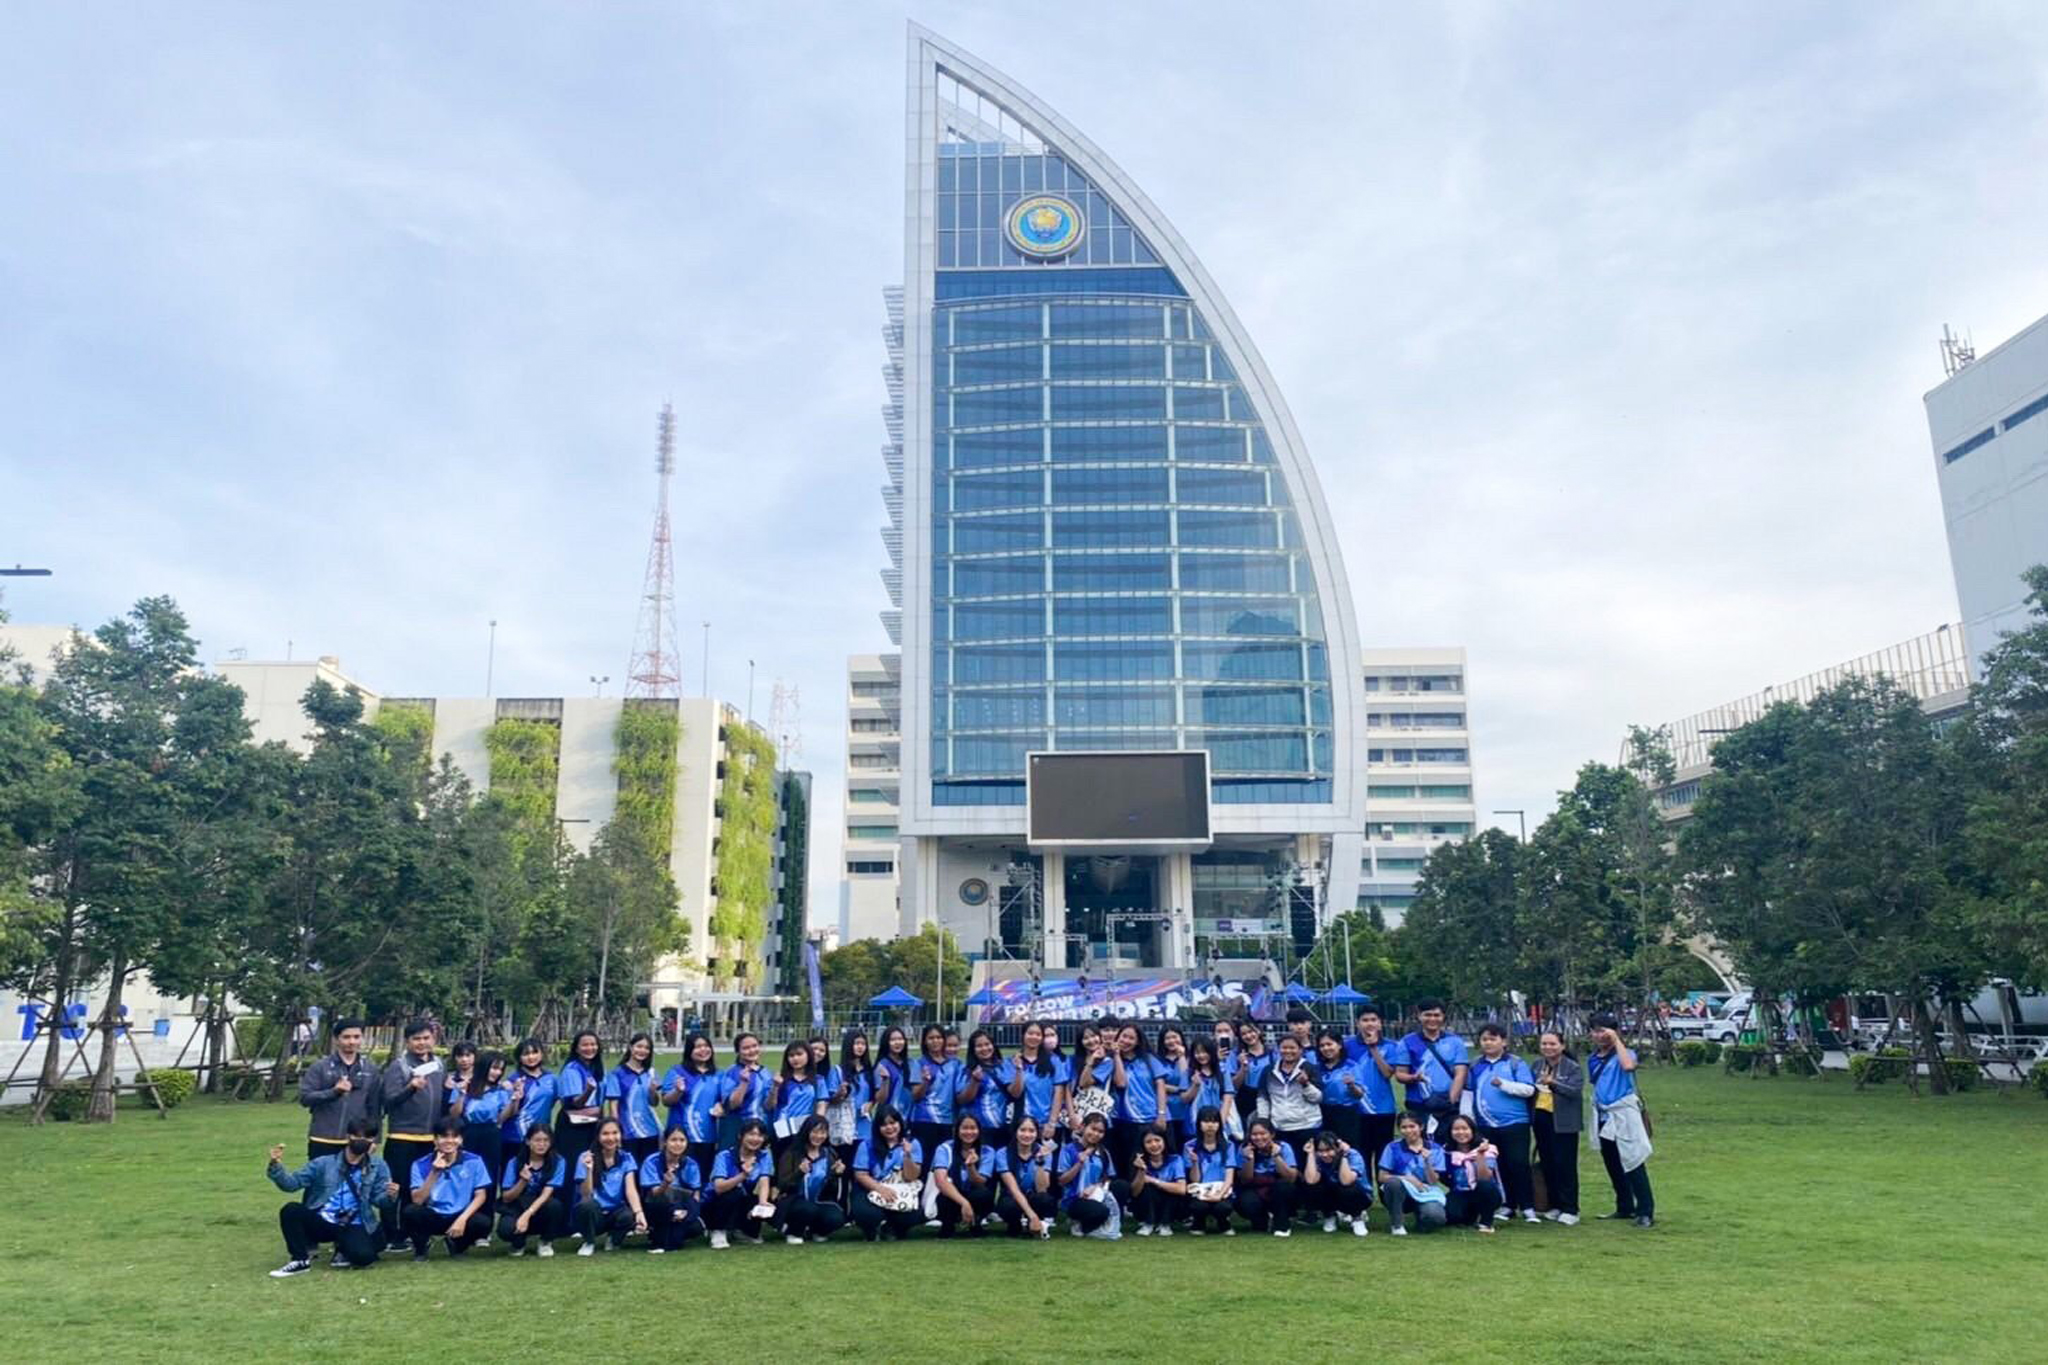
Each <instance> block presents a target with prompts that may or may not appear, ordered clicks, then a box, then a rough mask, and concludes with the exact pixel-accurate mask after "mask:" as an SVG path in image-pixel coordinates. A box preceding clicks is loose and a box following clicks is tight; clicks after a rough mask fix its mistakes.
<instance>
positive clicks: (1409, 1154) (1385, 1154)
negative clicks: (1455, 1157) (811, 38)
mask: <svg viewBox="0 0 2048 1365" xmlns="http://www.w3.org/2000/svg"><path fill="white" fill-rule="evenodd" d="M1425 1165H1426V1166H1428V1167H1429V1168H1430V1169H1431V1170H1433V1171H1435V1172H1436V1173H1437V1174H1438V1175H1442V1174H1443V1173H1444V1171H1445V1170H1446V1169H1447V1163H1446V1161H1445V1159H1444V1149H1443V1148H1441V1147H1439V1146H1437V1144H1435V1143H1434V1142H1431V1143H1427V1144H1425V1147H1424V1150H1422V1151H1420V1152H1416V1151H1410V1150H1409V1148H1408V1147H1407V1145H1406V1144H1405V1143H1403V1142H1402V1141H1401V1139H1399V1138H1395V1139H1394V1140H1393V1141H1392V1142H1390V1143H1388V1144H1387V1145H1386V1146H1385V1147H1383V1148H1381V1149H1380V1169H1381V1170H1383V1171H1385V1172H1386V1173H1387V1174H1388V1175H1395V1176H1408V1175H1414V1176H1416V1177H1417V1178H1420V1177H1421V1173H1422V1168H1423V1167H1424V1166H1425Z"/></svg>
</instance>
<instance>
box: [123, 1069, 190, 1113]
mask: <svg viewBox="0 0 2048 1365" xmlns="http://www.w3.org/2000/svg"><path fill="white" fill-rule="evenodd" d="M135 1079H136V1080H138V1081H155V1082H156V1093H157V1098H158V1099H160V1100H162V1101H163V1102H164V1108H166V1109H176V1108H177V1107H178V1106H179V1105H181V1104H183V1103H184V1102H185V1101H186V1100H189V1099H191V1098H192V1092H193V1091H194V1090H197V1089H198V1088H199V1082H198V1080H197V1079H196V1078H195V1077H194V1076H193V1075H192V1073H191V1072H189V1071H179V1070H178V1069H176V1068H175V1067H170V1068H166V1069H165V1070H162V1071H144V1072H140V1073H138V1074H137V1075H136V1078H135ZM144 1093H145V1094H147V1093H148V1092H146V1091H145V1092H144Z"/></svg>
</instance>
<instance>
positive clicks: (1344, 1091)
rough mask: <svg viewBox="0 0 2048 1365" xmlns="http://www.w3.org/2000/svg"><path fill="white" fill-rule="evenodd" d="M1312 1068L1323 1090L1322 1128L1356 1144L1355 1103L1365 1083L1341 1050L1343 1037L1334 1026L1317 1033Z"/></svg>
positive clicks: (1352, 1062) (1348, 1143) (1354, 1063)
mask: <svg viewBox="0 0 2048 1365" xmlns="http://www.w3.org/2000/svg"><path fill="white" fill-rule="evenodd" d="M1311 1069H1312V1070H1313V1072H1314V1073H1315V1078H1316V1086H1317V1088H1318V1089H1320V1090H1321V1091H1322V1092H1323V1124H1322V1126H1323V1131H1324V1132H1327V1133H1335V1134H1336V1135H1337V1136H1338V1137H1339V1138H1341V1139H1343V1141H1344V1144H1345V1145H1346V1146H1347V1147H1356V1146H1357V1145H1358V1143H1359V1125H1358V1106H1359V1104H1360V1102H1361V1101H1363V1100H1364V1098H1365V1082H1364V1081H1363V1080H1361V1079H1359V1075H1358V1064H1357V1063H1356V1062H1354V1061H1352V1060H1351V1058H1350V1056H1349V1055H1348V1054H1346V1052H1345V1051H1344V1040H1343V1038H1341V1037H1339V1036H1338V1034H1337V1032H1336V1030H1335V1029H1324V1030H1323V1031H1322V1032H1321V1033H1319V1034H1317V1035H1316V1053H1315V1061H1314V1064H1313V1066H1312V1068H1311Z"/></svg>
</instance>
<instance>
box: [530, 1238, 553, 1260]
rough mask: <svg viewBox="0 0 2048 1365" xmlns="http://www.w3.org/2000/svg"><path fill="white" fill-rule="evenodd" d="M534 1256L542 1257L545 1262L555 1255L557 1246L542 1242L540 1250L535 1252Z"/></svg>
mask: <svg viewBox="0 0 2048 1365" xmlns="http://www.w3.org/2000/svg"><path fill="white" fill-rule="evenodd" d="M534 1254H535V1255H536V1256H538V1257H540V1258H541V1259H542V1260H543V1261H545V1260H546V1259H547V1258H548V1257H550V1256H552V1255H554V1254H555V1244H554V1243H553V1242H542V1243H541V1244H540V1250H539V1251H537V1252H535V1253H534Z"/></svg>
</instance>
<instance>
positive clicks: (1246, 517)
mask: <svg viewBox="0 0 2048 1365" xmlns="http://www.w3.org/2000/svg"><path fill="white" fill-rule="evenodd" d="M1180 543H1181V544H1183V545H1219V546H1233V547H1242V548H1245V549H1264V548H1268V547H1277V546H1278V545H1279V544H1280V527H1279V524H1278V522H1277V521H1276V520H1275V519H1274V516H1273V514H1272V513H1271V512H1182V513H1181V514H1180Z"/></svg>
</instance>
